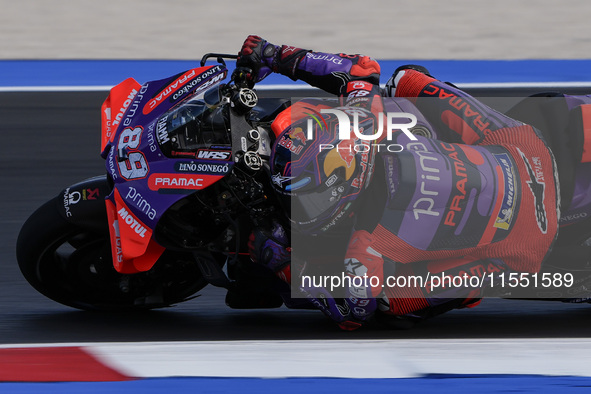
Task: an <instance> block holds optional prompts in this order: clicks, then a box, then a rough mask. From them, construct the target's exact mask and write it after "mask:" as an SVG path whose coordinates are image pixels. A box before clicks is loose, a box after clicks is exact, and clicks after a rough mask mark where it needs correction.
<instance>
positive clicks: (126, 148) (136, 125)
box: [102, 65, 233, 273]
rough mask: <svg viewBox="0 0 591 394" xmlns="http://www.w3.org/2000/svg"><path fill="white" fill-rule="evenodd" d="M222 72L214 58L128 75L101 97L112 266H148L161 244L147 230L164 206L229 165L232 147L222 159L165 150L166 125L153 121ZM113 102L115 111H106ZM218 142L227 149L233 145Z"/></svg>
mask: <svg viewBox="0 0 591 394" xmlns="http://www.w3.org/2000/svg"><path fill="white" fill-rule="evenodd" d="M226 74H227V70H226V69H225V67H223V66H222V65H215V66H208V67H200V68H195V69H192V70H188V71H186V72H183V73H181V74H178V75H176V76H174V77H171V78H167V79H162V80H158V81H151V82H147V83H145V84H143V85H141V86H139V84H137V82H135V81H134V80H133V79H129V80H126V81H124V82H122V83H121V84H119V85H117V86H116V87H115V88H113V90H112V91H111V93H110V95H109V97H108V98H107V100H106V101H105V103H104V104H103V130H102V133H103V136H102V142H103V145H104V147H103V153H102V155H103V157H104V158H105V161H106V168H107V172H108V174H109V175H110V178H111V179H112V181H113V191H112V193H111V194H110V195H108V196H107V197H106V204H107V212H108V220H109V231H110V238H111V246H112V251H113V252H112V253H113V261H114V265H115V269H116V270H117V271H119V272H122V273H133V272H141V271H146V270H149V269H150V268H151V267H152V266H153V264H154V263H155V262H156V261H157V260H158V258H159V256H160V255H161V254H162V252H163V251H164V248H162V247H161V246H160V245H158V244H157V243H156V242H155V241H154V237H153V231H154V229H155V228H156V225H157V223H158V221H159V219H160V218H161V217H162V215H164V213H165V211H166V210H167V209H168V208H170V207H171V206H172V205H173V204H174V203H176V202H177V201H179V200H181V199H183V198H185V197H186V196H187V195H188V194H191V193H194V192H195V191H198V190H201V189H204V188H206V187H208V186H210V185H211V184H213V183H214V182H217V181H218V180H219V179H221V178H223V177H224V176H225V175H227V174H228V173H229V172H230V170H231V168H232V166H233V162H232V160H231V156H230V154H227V155H223V157H227V159H225V160H220V159H215V160H214V159H203V158H200V157H197V156H194V157H182V156H179V157H167V156H166V155H165V154H164V153H163V152H162V150H161V148H160V139H159V138H161V135H159V134H161V133H162V132H163V131H162V130H161V129H162V127H163V126H165V124H164V122H159V121H160V120H161V119H162V118H163V117H164V116H165V114H167V113H168V111H170V110H171V109H172V108H173V107H174V108H177V107H178V106H179V105H183V103H184V102H186V101H187V99H191V98H194V97H197V95H198V94H200V93H202V92H204V91H205V90H206V89H207V88H210V87H213V86H214V85H215V84H218V83H220V82H221V81H222V80H223V78H225V76H226ZM132 95H133V97H132ZM124 107H125V108H126V109H125V110H124ZM113 108H118V109H119V108H121V110H119V112H118V113H117V115H115V116H112V115H113V113H114V112H113ZM144 109H146V110H144ZM114 129H115V130H116V131H113V130H114ZM216 149H219V150H227V151H228V152H230V150H231V147H230V146H227V147H216ZM201 168H207V170H201ZM212 168H213V169H214V172H212Z"/></svg>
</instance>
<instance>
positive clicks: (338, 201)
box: [270, 107, 375, 235]
mask: <svg viewBox="0 0 591 394" xmlns="http://www.w3.org/2000/svg"><path fill="white" fill-rule="evenodd" d="M292 108H293V107H292ZM292 108H288V109H287V110H285V111H290V110H291V109H292ZM349 109H350V108H349ZM285 111H284V112H285ZM355 111H361V112H362V113H363V118H361V117H360V120H359V130H360V132H361V133H365V132H367V133H370V134H373V132H374V131H373V130H374V127H373V126H374V118H373V116H372V114H371V113H370V112H369V111H365V110H362V109H357V108H355ZM298 112H299V113H302V112H303V113H309V114H312V116H311V117H310V116H304V117H301V118H300V119H293V118H294V117H296V116H292V122H291V124H290V125H288V126H287V127H286V128H285V129H284V130H283V131H282V132H281V133H279V134H278V135H277V139H276V140H275V143H274V146H273V150H272V155H271V163H270V169H271V181H272V185H273V188H274V190H275V192H276V195H277V196H278V197H279V199H280V201H281V203H282V205H283V207H284V209H286V210H287V211H288V212H289V220H290V221H291V226H292V230H295V231H298V232H300V233H303V234H308V235H320V234H325V233H326V232H327V231H329V230H332V229H336V228H343V225H344V224H345V223H349V220H348V219H350V218H352V216H353V214H354V209H355V207H356V204H355V203H356V201H357V199H358V197H359V195H360V193H361V192H362V191H363V190H364V189H366V188H367V186H368V185H369V181H370V178H371V174H372V172H373V167H374V161H375V150H374V148H373V145H372V144H371V142H372V141H364V140H363V139H361V138H357V137H356V136H355V134H354V133H353V132H351V135H352V138H350V139H343V140H341V139H339V132H338V131H339V125H338V119H337V117H336V116H335V115H334V114H326V113H324V114H320V113H318V111H314V110H313V109H310V108H308V111H305V110H304V111H298ZM281 115H282V114H280V116H281ZM278 118H279V117H278ZM276 121H277V120H276Z"/></svg>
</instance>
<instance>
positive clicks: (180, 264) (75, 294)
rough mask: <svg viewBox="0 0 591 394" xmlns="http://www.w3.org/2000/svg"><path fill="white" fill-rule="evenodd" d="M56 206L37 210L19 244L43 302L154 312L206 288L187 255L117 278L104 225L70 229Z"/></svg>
mask: <svg viewBox="0 0 591 394" xmlns="http://www.w3.org/2000/svg"><path fill="white" fill-rule="evenodd" d="M60 203H62V204H63V198H61V197H60V196H58V197H56V198H54V199H52V200H50V201H48V202H47V203H45V204H44V205H42V206H41V207H40V208H39V209H37V211H35V212H34V213H33V214H32V215H31V217H29V219H28V220H27V221H26V222H25V224H24V225H23V227H22V229H21V231H20V234H19V237H18V240H17V248H16V252H17V260H18V264H19V267H20V270H21V272H22V274H23V276H24V277H25V279H26V280H27V281H28V282H29V283H30V284H31V285H32V286H33V287H34V288H35V289H36V290H37V291H39V292H40V293H41V294H43V295H45V296H46V297H48V298H50V299H52V300H54V301H57V302H59V303H61V304H64V305H67V306H70V307H73V308H78V309H83V310H103V311H116V310H138V309H152V308H161V307H166V306H170V305H171V304H174V303H178V302H181V301H184V300H186V299H188V298H189V297H191V296H192V295H193V294H194V293H196V292H197V291H199V290H201V289H202V288H203V287H205V285H206V284H207V282H206V281H205V280H204V278H203V276H202V275H201V273H200V271H199V269H198V267H197V265H196V263H195V261H194V259H193V257H192V255H191V254H190V253H181V252H171V251H165V252H164V254H163V255H162V256H161V258H160V259H159V260H158V261H157V262H156V264H155V265H154V267H152V269H150V270H149V271H147V272H143V273H138V274H132V275H124V274H120V273H118V272H117V271H116V270H115V269H114V268H113V262H112V257H111V247H110V241H109V232H108V225H107V222H106V220H105V222H104V223H99V224H98V226H97V225H96V223H94V224H95V225H94V226H92V227H90V226H89V227H88V228H84V227H82V226H80V225H77V224H73V223H71V222H69V221H68V220H67V219H65V218H64V217H63V216H62V215H60V212H59V208H60ZM101 209H104V208H101ZM94 214H96V212H94ZM99 216H100V215H99ZM104 216H105V217H106V215H104ZM94 217H96V216H94ZM81 219H82V221H83V220H84V218H81V217H78V218H77V220H78V223H81V221H80V220H81ZM103 224H104V225H103ZM97 228H100V229H102V230H98V229H97Z"/></svg>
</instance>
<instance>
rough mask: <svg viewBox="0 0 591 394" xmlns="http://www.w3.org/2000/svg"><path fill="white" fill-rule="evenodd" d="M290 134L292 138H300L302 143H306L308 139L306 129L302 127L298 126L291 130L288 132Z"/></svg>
mask: <svg viewBox="0 0 591 394" xmlns="http://www.w3.org/2000/svg"><path fill="white" fill-rule="evenodd" d="M288 135H289V138H291V139H292V140H298V141H300V142H301V143H302V144H305V143H306V141H307V140H308V139H307V138H306V133H304V130H302V128H301V127H296V128H295V129H293V130H291V131H290V132H289V133H288Z"/></svg>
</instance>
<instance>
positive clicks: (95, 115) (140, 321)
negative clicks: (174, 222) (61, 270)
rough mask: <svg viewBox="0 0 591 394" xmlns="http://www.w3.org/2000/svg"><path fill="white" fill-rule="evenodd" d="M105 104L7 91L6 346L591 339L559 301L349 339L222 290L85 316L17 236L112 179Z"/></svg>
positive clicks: (2, 291) (3, 133)
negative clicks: (82, 185)
mask: <svg viewBox="0 0 591 394" xmlns="http://www.w3.org/2000/svg"><path fill="white" fill-rule="evenodd" d="M473 93H478V92H473ZM487 93H490V91H489V92H487ZM513 93H516V92H507V91H500V92H496V93H495V94H498V95H507V94H513ZM517 93H519V94H523V93H525V92H517ZM105 97H106V92H87V93H83V92H58V93H56V92H53V93H52V92H45V93H30V92H29V93H18V92H14V93H1V94H0V141H1V142H0V185H1V186H0V191H1V193H0V207H1V212H2V214H1V215H0V270H1V271H0V344H11V343H56V342H57V343H62V342H108V341H110V342H113V341H117V342H119V341H131V342H133V341H192V340H199V341H203V340H242V339H285V340H298V339H372V338H373V339H384V338H399V339H404V338H511V337H513V338H546V337H547V338H565V337H566V338H578V337H580V338H583V337H589V334H590V333H591V305H587V304H584V305H571V304H563V303H557V302H549V301H514V300H497V299H489V300H485V301H484V302H483V303H482V304H481V305H480V306H479V307H477V308H474V309H469V310H458V311H453V312H450V313H448V314H446V315H443V316H440V317H437V318H435V319H432V320H429V321H426V322H424V323H422V324H420V325H419V326H417V327H415V328H414V329H412V330H406V331H391V330H387V329H384V328H382V327H379V326H370V327H367V328H364V329H361V330H358V331H356V332H352V333H346V332H340V331H338V330H337V329H336V328H335V327H334V325H333V324H332V323H331V322H329V321H328V320H327V319H326V318H325V317H324V316H323V315H322V314H321V313H320V312H317V311H292V310H287V309H285V308H281V309H273V310H231V309H229V308H228V307H226V306H225V304H224V292H223V291H222V290H220V289H216V288H213V287H208V288H206V289H205V290H204V291H202V292H201V296H200V297H198V298H196V299H194V300H191V301H189V302H186V303H184V304H180V305H178V306H176V307H173V308H169V309H165V310H157V311H150V312H147V313H138V314H107V313H90V312H83V311H77V310H74V309H71V308H69V307H66V306H62V305H60V304H57V303H55V302H53V301H51V300H49V299H46V298H44V297H43V296H42V295H40V294H38V293H37V292H36V291H35V290H34V289H33V288H32V287H30V286H29V285H28V284H27V283H26V281H25V280H24V279H23V277H22V276H21V274H20V271H19V269H18V266H17V263H16V257H15V243H16V238H17V234H18V231H19V229H20V227H21V225H22V223H23V222H24V221H25V220H26V218H27V217H28V215H30V214H31V213H32V212H33V211H34V210H35V209H36V208H37V207H38V206H40V205H41V204H42V203H43V202H45V201H46V200H48V199H50V198H52V197H54V196H56V195H57V194H58V193H60V192H61V190H62V189H63V188H65V187H66V186H68V185H70V184H72V183H75V182H77V181H80V180H82V179H85V178H87V177H90V176H94V175H99V174H102V173H104V167H103V161H102V159H101V158H100V156H99V134H100V104H101V103H102V101H103V99H104V98H105ZM550 340H551V339H550Z"/></svg>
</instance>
